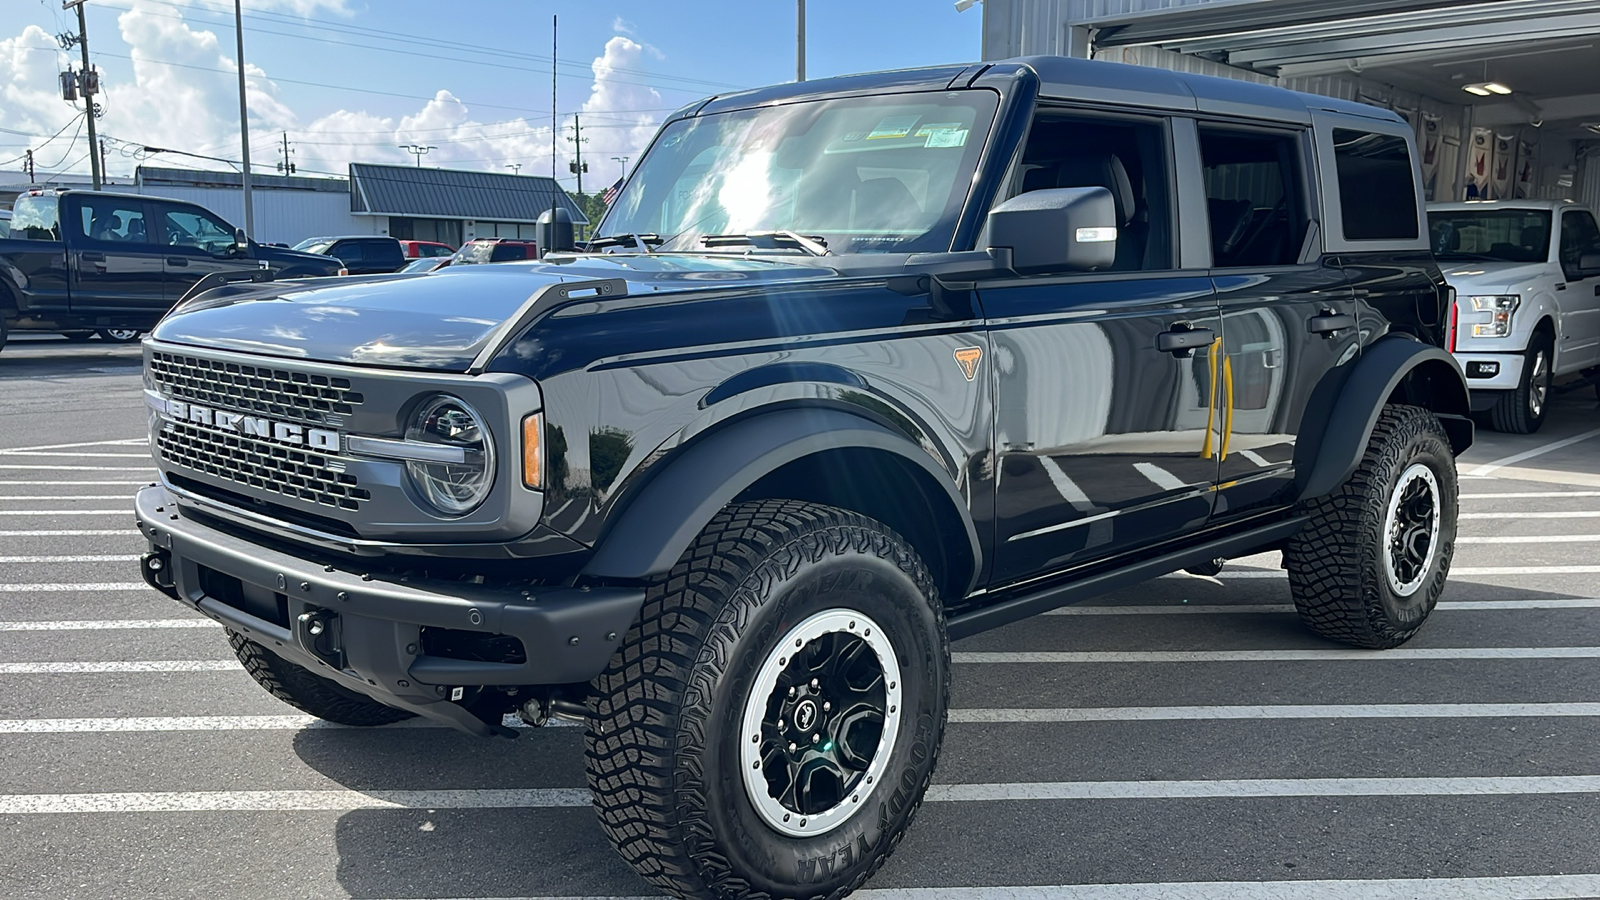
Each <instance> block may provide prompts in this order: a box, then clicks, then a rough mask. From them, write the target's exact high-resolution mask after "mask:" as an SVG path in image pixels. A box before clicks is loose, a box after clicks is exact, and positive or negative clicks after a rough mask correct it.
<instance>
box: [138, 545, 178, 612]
mask: <svg viewBox="0 0 1600 900" xmlns="http://www.w3.org/2000/svg"><path fill="white" fill-rule="evenodd" d="M139 574H140V575H141V576H142V577H143V578H144V583H145V584H148V585H150V586H151V587H153V588H155V589H156V590H158V591H160V592H161V593H163V594H166V595H167V596H168V597H171V598H172V599H174V600H177V599H179V597H178V584H177V582H175V581H174V580H173V578H172V554H171V553H169V552H167V551H166V550H151V551H150V552H149V553H146V554H145V555H143V556H141V557H139Z"/></svg>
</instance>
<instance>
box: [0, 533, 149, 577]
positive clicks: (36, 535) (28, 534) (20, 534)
mask: <svg viewBox="0 0 1600 900" xmlns="http://www.w3.org/2000/svg"><path fill="white" fill-rule="evenodd" d="M118 534H125V535H128V536H129V537H139V536H140V535H139V532H138V531H135V530H134V529H132V528H90V529H87V530H85V529H70V530H59V529H58V530H53V531H39V530H36V529H35V530H28V531H0V537H111V536H113V535H118ZM0 590H4V588H0Z"/></svg>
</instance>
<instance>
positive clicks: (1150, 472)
mask: <svg viewBox="0 0 1600 900" xmlns="http://www.w3.org/2000/svg"><path fill="white" fill-rule="evenodd" d="M1133 468H1134V470H1135V471H1137V472H1138V473H1139V474H1140V475H1143V476H1144V477H1146V478H1148V479H1150V481H1151V482H1153V483H1154V484H1155V486H1156V487H1158V488H1161V489H1162V490H1164V491H1181V490H1183V489H1184V488H1186V487H1188V486H1189V485H1188V484H1186V483H1185V482H1184V480H1183V479H1182V478H1179V477H1178V476H1176V475H1174V474H1172V473H1171V472H1168V471H1167V470H1166V469H1163V468H1161V467H1160V466H1158V465H1155V464H1154V463H1134V464H1133Z"/></svg>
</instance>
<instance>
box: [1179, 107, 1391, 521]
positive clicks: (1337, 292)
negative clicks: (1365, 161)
mask: <svg viewBox="0 0 1600 900" xmlns="http://www.w3.org/2000/svg"><path fill="white" fill-rule="evenodd" d="M1177 127H1178V128H1180V129H1184V130H1187V129H1189V128H1193V129H1194V130H1195V134H1196V138H1197V142H1198V146H1199V153H1198V154H1197V157H1198V159H1197V162H1198V169H1186V170H1185V171H1184V172H1183V176H1185V177H1195V178H1196V179H1197V182H1198V188H1199V189H1200V190H1201V191H1202V192H1203V194H1204V197H1205V206H1204V209H1205V211H1206V214H1205V216H1204V217H1197V219H1199V218H1203V220H1204V221H1203V222H1202V221H1194V222H1191V223H1190V224H1191V226H1202V225H1203V226H1204V227H1205V229H1206V232H1207V234H1208V237H1209V250H1210V254H1211V280H1212V283H1213V284H1214V285H1215V286H1216V290H1217V299H1218V302H1219V304H1220V307H1221V310H1222V334H1223V357H1222V359H1221V363H1220V365H1219V367H1218V373H1217V377H1218V382H1219V384H1218V402H1217V411H1218V416H1219V419H1220V421H1219V423H1218V425H1219V427H1220V428H1221V430H1222V432H1223V434H1224V438H1223V440H1222V441H1221V442H1220V443H1219V444H1218V445H1217V446H1216V447H1215V448H1214V450H1215V452H1216V456H1217V460H1218V463H1219V465H1220V475H1219V487H1218V498H1217V507H1216V513H1215V519H1216V521H1217V522H1227V521H1231V520H1235V519H1239V518H1242V517H1245V516H1248V515H1250V514H1252V513H1255V512H1259V511H1262V510H1265V509H1272V508H1276V507H1280V506H1282V505H1284V504H1287V503H1290V502H1292V500H1293V496H1292V493H1293V484H1294V456H1295V447H1296V444H1297V442H1298V440H1299V436H1300V434H1301V432H1302V430H1303V429H1302V426H1303V425H1304V415H1305V412H1306V408H1307V405H1308V401H1309V398H1310V395H1311V392H1312V391H1313V390H1314V389H1315V388H1316V387H1317V385H1318V384H1319V383H1320V382H1322V380H1323V379H1324V378H1326V377H1328V375H1329V373H1330V372H1331V371H1332V370H1333V369H1334V368H1335V367H1337V366H1339V365H1340V364H1341V363H1346V362H1349V361H1351V360H1353V359H1354V358H1355V356H1356V354H1357V352H1358V351H1359V348H1360V339H1359V337H1358V335H1357V333H1356V328H1355V324H1356V319H1355V304H1354V300H1353V298H1352V296H1351V293H1350V290H1349V288H1348V286H1347V285H1346V280H1345V274H1344V272H1343V270H1341V269H1340V267H1339V265H1338V262H1337V260H1334V259H1332V258H1330V257H1327V256H1326V255H1324V254H1323V252H1322V243H1321V236H1320V234H1319V228H1318V226H1317V225H1316V218H1317V216H1316V213H1315V209H1316V202H1315V199H1314V197H1313V194H1312V191H1311V190H1310V185H1311V184H1313V183H1314V182H1313V180H1312V178H1311V173H1312V172H1313V171H1314V169H1313V165H1312V161H1313V159H1314V156H1313V152H1314V150H1313V145H1312V138H1311V131H1310V129H1309V128H1307V127H1305V126H1281V127H1271V126H1255V125H1251V126H1243V125H1237V124H1233V123H1227V122H1221V121H1215V122H1213V121H1206V120H1203V119H1202V120H1183V121H1180V123H1179V124H1178V126H1177ZM1192 164H1193V163H1191V165H1192Z"/></svg>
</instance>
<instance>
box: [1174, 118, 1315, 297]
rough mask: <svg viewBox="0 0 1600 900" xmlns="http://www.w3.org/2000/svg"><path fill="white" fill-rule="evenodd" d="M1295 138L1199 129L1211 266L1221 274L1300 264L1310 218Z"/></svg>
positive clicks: (1262, 133)
mask: <svg viewBox="0 0 1600 900" xmlns="http://www.w3.org/2000/svg"><path fill="white" fill-rule="evenodd" d="M1299 144H1300V138H1299V136H1297V135H1293V134H1271V133H1267V132H1256V131H1241V130H1231V129H1223V128H1208V127H1204V126H1202V127H1201V128H1200V158H1201V166H1202V170H1201V173H1202V181H1203V183H1204V184H1205V189H1206V213H1207V216H1208V218H1209V219H1210V223H1211V264H1212V265H1214V266H1216V267H1217V268H1220V269H1226V268H1240V267H1248V266H1287V265H1293V264H1294V263H1296V262H1298V261H1299V257H1300V245H1301V244H1302V243H1303V242H1304V241H1305V234H1306V228H1307V227H1308V226H1309V225H1310V214H1309V213H1308V212H1307V210H1306V203H1305V200H1304V196H1305V194H1304V192H1303V191H1302V189H1301V184H1302V182H1301V178H1300V171H1301V167H1300V152H1299Z"/></svg>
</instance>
